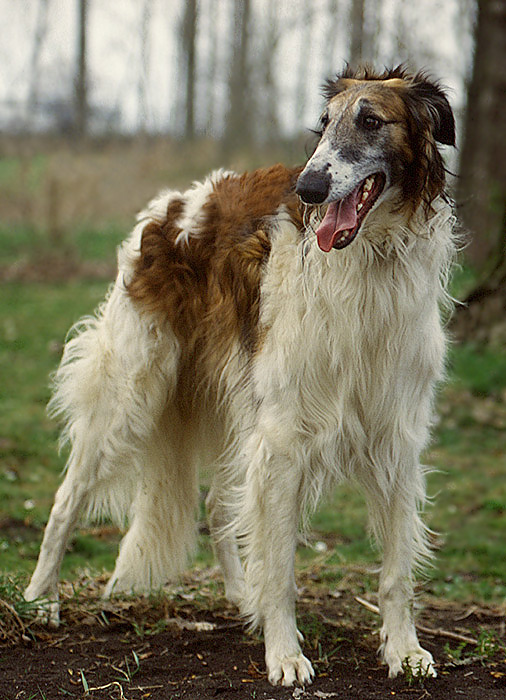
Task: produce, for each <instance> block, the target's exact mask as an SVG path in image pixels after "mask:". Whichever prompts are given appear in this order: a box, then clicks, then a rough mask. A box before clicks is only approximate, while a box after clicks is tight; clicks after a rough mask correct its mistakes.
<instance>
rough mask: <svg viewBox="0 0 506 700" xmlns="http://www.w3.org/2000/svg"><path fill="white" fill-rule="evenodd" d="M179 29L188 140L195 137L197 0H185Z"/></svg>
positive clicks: (185, 132) (186, 137) (185, 125)
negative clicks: (180, 28)
mask: <svg viewBox="0 0 506 700" xmlns="http://www.w3.org/2000/svg"><path fill="white" fill-rule="evenodd" d="M184 7H185V11H184V16H183V24H182V31H181V48H182V54H183V61H182V64H183V70H184V91H185V92H184V105H183V114H184V115H185V123H184V136H185V139H187V140H188V141H192V140H193V139H194V138H195V84H196V62H197V61H196V57H197V22H198V7H197V0H185V2H184Z"/></svg>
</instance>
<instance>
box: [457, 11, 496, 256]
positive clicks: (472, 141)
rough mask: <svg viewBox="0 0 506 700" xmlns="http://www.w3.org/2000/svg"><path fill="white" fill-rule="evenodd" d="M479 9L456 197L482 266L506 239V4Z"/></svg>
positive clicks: (471, 249)
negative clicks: (472, 236) (505, 67)
mask: <svg viewBox="0 0 506 700" xmlns="http://www.w3.org/2000/svg"><path fill="white" fill-rule="evenodd" d="M477 9H478V14H477V21H476V27H475V53H474V65H473V71H472V77H471V81H470V84H469V89H468V98H467V111H466V117H465V125H464V140H463V146H462V155H461V160H460V171H459V176H460V178H459V184H458V190H457V201H458V203H459V205H460V216H461V219H462V221H463V222H464V224H465V226H466V228H468V229H469V230H470V231H471V232H472V233H473V234H474V238H473V241H472V242H471V244H470V246H469V248H468V257H469V259H470V260H471V262H472V263H473V264H475V265H476V266H478V267H479V268H483V266H484V265H486V264H487V262H488V261H489V260H490V257H491V256H495V257H497V254H498V253H501V254H504V244H505V243H506V240H505V235H506V234H505V222H506V137H505V134H506V73H505V71H504V70H501V67H504V66H505V65H506V2H504V1H503V0H478V7H477ZM498 244H500V245H498Z"/></svg>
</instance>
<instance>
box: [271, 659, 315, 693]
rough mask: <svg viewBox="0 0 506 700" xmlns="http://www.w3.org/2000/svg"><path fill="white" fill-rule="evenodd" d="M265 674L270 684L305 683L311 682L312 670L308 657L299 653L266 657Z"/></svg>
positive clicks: (288, 684)
mask: <svg viewBox="0 0 506 700" xmlns="http://www.w3.org/2000/svg"><path fill="white" fill-rule="evenodd" d="M267 674H268V678H269V683H272V685H285V686H290V685H293V684H294V683H300V684H301V685H305V684H306V683H307V684H309V683H312V681H313V677H314V670H313V667H312V665H311V662H310V661H309V659H306V657H305V656H304V655H303V654H302V653H300V654H297V656H284V657H283V658H278V657H277V658H274V659H267Z"/></svg>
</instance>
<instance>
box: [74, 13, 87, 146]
mask: <svg viewBox="0 0 506 700" xmlns="http://www.w3.org/2000/svg"><path fill="white" fill-rule="evenodd" d="M78 11H79V12H78V34H77V36H78V46H77V73H76V88H75V90H76V92H75V105H76V108H75V132H76V135H77V136H78V137H79V138H82V137H83V136H84V135H85V134H86V132H87V131H88V81H87V75H86V73H87V61H86V58H87V57H86V25H87V16H88V0H79V2H78Z"/></svg>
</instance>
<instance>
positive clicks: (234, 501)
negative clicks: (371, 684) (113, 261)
mask: <svg viewBox="0 0 506 700" xmlns="http://www.w3.org/2000/svg"><path fill="white" fill-rule="evenodd" d="M324 94H325V98H326V105H325V109H324V112H323V114H322V116H321V120H320V125H319V142H318V145H317V147H316V150H315V151H314V154H313V155H312V157H311V158H310V159H309V161H308V162H307V164H306V166H305V167H304V168H303V169H301V168H299V169H287V168H285V167H283V166H281V165H276V166H274V167H271V168H267V169H261V170H257V171H255V172H252V173H249V174H242V175H238V174H236V173H234V172H226V171H219V172H216V173H214V174H213V175H211V176H210V177H209V178H208V179H207V180H205V181H204V182H203V183H197V184H194V185H193V187H191V188H190V189H189V190H187V191H186V192H176V191H165V192H163V193H162V194H160V195H159V196H158V197H157V198H156V199H154V200H153V201H152V202H151V203H150V204H149V205H148V207H147V209H146V210H145V211H144V212H142V214H141V215H140V217H139V220H138V224H137V226H136V227H135V229H134V231H133V233H132V234H131V236H130V238H128V239H127V240H126V242H125V243H124V244H123V246H122V247H121V248H120V250H119V273H118V277H117V280H116V283H115V285H114V287H113V288H112V290H111V291H110V293H109V295H108V297H107V299H106V301H105V303H104V304H103V305H102V306H101V307H100V308H99V310H98V312H97V314H96V315H95V316H94V317H91V318H85V319H84V320H82V321H81V322H80V323H79V324H78V325H77V326H76V328H75V331H74V334H73V336H72V337H71V338H70V340H69V341H68V342H67V344H66V346H65V350H64V354H63V359H62V361H61V365H60V367H59V369H58V370H57V372H56V374H55V379H54V389H55V391H54V395H53V398H52V400H51V403H50V410H51V412H52V413H53V414H56V415H59V416H62V417H63V418H64V420H65V428H64V431H63V440H64V442H65V441H67V442H68V443H69V444H70V455H69V458H68V463H67V467H66V475H65V479H64V481H63V483H62V485H61V486H60V488H59V490H58V492H57V494H56V498H55V503H54V506H53V509H52V511H51V516H50V518H49V522H48V525H47V528H46V531H45V535H44V540H43V543H42V547H41V552H40V557H39V561H38V564H37V567H36V569H35V572H34V574H33V577H32V580H31V583H30V585H29V586H28V588H27V590H26V594H25V595H26V598H27V599H28V600H33V599H36V598H46V599H47V600H48V601H49V602H50V607H49V616H50V619H51V620H52V622H53V623H57V622H58V592H57V583H58V576H59V568H60V562H61V559H62V556H63V553H64V551H65V546H66V543H67V539H68V537H69V535H70V533H71V531H72V529H73V528H74V526H75V524H76V521H77V520H78V517H79V515H80V514H81V513H83V512H84V513H86V514H87V515H90V516H101V515H104V514H106V515H108V516H110V517H112V518H113V519H114V520H115V521H117V522H119V523H122V524H124V523H125V521H128V522H129V529H128V531H127V533H126V535H125V537H124V539H123V541H122V543H121V546H120V550H119V555H118V559H117V562H116V566H115V570H114V573H113V575H112V577H111V579H110V581H109V583H108V585H107V588H106V592H105V593H106V595H110V594H112V593H113V592H115V591H143V590H146V589H152V588H156V587H158V586H160V585H161V584H163V583H164V582H166V581H167V580H168V579H170V578H172V577H174V576H176V575H177V574H178V572H180V571H181V569H182V568H183V567H185V566H186V564H187V556H188V553H189V552H190V551H191V550H192V547H193V545H194V540H195V534H196V512H197V506H198V481H197V471H198V466H199V465H200V464H202V463H204V464H208V465H211V464H212V465H213V466H214V480H213V482H212V487H211V489H210V493H209V496H208V499H207V507H208V514H209V524H210V530H211V534H212V537H213V540H214V547H215V552H216V555H217V558H218V560H219V562H220V564H221V567H222V569H223V575H224V579H225V587H226V594H227V596H228V598H229V599H230V600H231V601H233V602H234V603H237V605H238V606H239V607H240V609H241V612H242V614H243V615H244V617H245V618H246V619H247V620H248V622H249V623H250V624H251V625H252V626H253V627H258V628H262V629H263V633H264V639H265V658H266V664H267V673H268V678H269V680H270V682H271V683H274V684H276V683H282V684H283V685H291V684H293V683H294V682H299V683H309V682H310V681H311V679H312V677H313V675H314V672H313V668H312V666H311V663H310V661H309V660H308V659H307V658H306V657H305V656H304V655H303V653H302V650H301V635H300V634H299V632H298V630H297V625H296V618H295V597H296V595H295V578H294V556H295V548H296V542H297V532H298V527H299V525H300V521H301V518H302V516H303V515H304V514H307V513H308V512H310V511H311V510H312V509H313V508H314V507H315V506H316V504H317V502H318V499H319V498H320V495H321V494H322V493H323V492H324V491H325V490H327V489H328V488H329V487H330V486H332V485H334V484H335V483H337V482H339V481H340V480H342V479H350V480H353V481H354V482H355V483H357V484H359V485H360V486H361V487H362V489H363V491H364V493H365V497H366V501H367V504H368V508H369V513H370V523H371V528H372V531H373V533H374V534H375V536H376V538H377V539H378V541H379V543H380V544H381V546H382V550H383V566H382V569H381V574H380V580H379V607H380V610H381V615H382V628H381V653H382V658H383V660H384V661H385V663H386V664H387V665H388V668H389V673H390V676H396V675H397V674H398V673H399V672H401V671H402V669H403V665H404V664H405V663H407V664H409V665H410V666H411V667H412V668H413V669H417V668H419V669H422V670H423V672H425V673H427V674H428V675H430V674H432V675H435V670H434V662H433V659H432V657H431V654H430V653H429V652H428V651H426V650H424V649H423V648H422V647H421V646H420V644H419V642H418V639H417V635H416V632H415V626H414V622H413V613H412V603H413V570H414V568H415V567H416V565H418V564H420V563H421V562H423V561H424V560H425V559H426V557H427V556H429V547H428V538H427V532H426V528H425V527H424V525H423V523H422V520H421V517H420V509H421V505H422V504H423V502H424V498H425V483H424V481H425V480H424V469H423V467H422V466H421V465H420V462H419V457H420V452H421V450H422V448H423V447H424V446H425V445H426V443H427V440H428V436H429V429H430V425H431V419H432V413H433V394H434V386H435V383H436V382H437V381H438V380H439V379H440V378H441V376H442V373H443V356H444V351H445V335H444V331H443V326H442V322H441V317H440V315H441V306H442V304H444V303H445V301H447V294H446V292H445V287H446V283H447V278H448V272H449V269H450V265H451V261H452V258H453V254H454V250H455V238H454V235H453V216H452V210H451V207H450V205H449V203H448V201H447V199H446V198H445V195H444V183H445V169H444V165H443V160H442V156H441V154H440V152H439V149H438V144H451V145H454V139H455V129H454V118H453V114H452V111H451V108H450V105H449V104H448V101H447V98H446V97H445V94H444V91H443V90H442V89H441V88H440V87H439V86H438V85H437V84H436V83H434V82H433V81H431V80H429V79H428V78H427V77H426V76H425V75H424V74H421V73H419V74H417V75H411V74H408V73H407V72H406V71H405V70H404V69H402V68H397V69H394V70H391V71H386V72H384V73H383V74H374V73H373V72H372V71H370V70H366V69H363V70H360V71H358V72H355V73H353V72H351V71H350V70H346V71H345V72H344V73H343V74H342V75H340V76H338V77H337V78H336V79H334V80H330V81H328V82H327V84H326V86H325V88H324Z"/></svg>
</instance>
